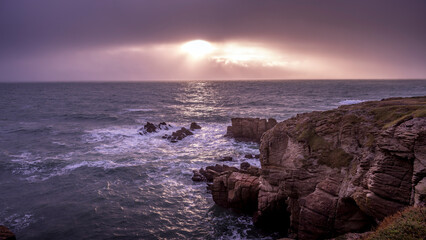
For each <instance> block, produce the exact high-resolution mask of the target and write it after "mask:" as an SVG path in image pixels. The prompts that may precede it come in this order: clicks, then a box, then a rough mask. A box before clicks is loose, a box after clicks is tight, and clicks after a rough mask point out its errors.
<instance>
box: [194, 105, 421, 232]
mask: <svg viewBox="0 0 426 240" xmlns="http://www.w3.org/2000/svg"><path fill="white" fill-rule="evenodd" d="M269 122H271V123H270V125H268V124H269ZM256 125H257V126H256ZM271 125H274V126H271ZM245 126H248V128H247V129H246V127H245ZM268 129H269V130H268ZM262 130H263V132H262ZM265 131H266V132H265ZM228 136H233V137H236V138H237V139H244V140H247V139H248V140H252V141H257V140H259V142H260V163H261V168H260V169H253V167H251V166H249V165H248V166H247V165H244V166H241V169H236V168H230V167H228V168H227V167H223V166H222V167H220V165H218V166H219V167H218V168H217V169H219V168H220V169H221V170H222V171H215V170H213V169H208V168H207V171H209V170H212V171H213V172H211V171H210V173H211V174H210V175H209V177H208V178H209V179H208V180H210V181H212V185H211V186H209V189H210V190H211V193H212V196H213V200H214V201H215V203H216V204H218V205H220V206H223V207H227V208H233V209H236V210H238V211H243V212H247V213H249V214H252V215H253V220H254V222H255V224H257V225H258V226H260V227H263V228H266V229H268V228H269V229H271V230H274V231H280V232H282V233H284V234H285V233H288V234H289V236H290V237H292V238H298V239H325V238H333V237H336V236H339V235H343V234H346V233H350V232H364V231H367V230H370V229H371V228H372V227H373V226H375V225H376V224H377V223H379V222H380V221H381V220H383V218H385V217H386V216H388V215H391V214H394V213H395V212H397V211H399V210H401V209H402V208H404V207H406V206H410V205H414V206H422V205H424V204H425V201H426V200H425V196H426V179H425V178H424V177H425V176H426V168H425V167H426V97H414V98H391V99H385V100H382V101H372V102H364V103H360V104H356V105H346V106H341V107H339V108H337V109H334V110H330V111H325V112H312V113H305V114H299V115H297V116H295V117H293V118H291V119H288V120H286V121H283V122H281V123H277V124H276V121H275V123H274V121H266V120H265V121H261V120H245V119H232V126H231V127H229V128H228ZM250 167H251V169H252V170H250V171H247V169H248V168H250ZM244 168H245V169H244ZM224 169H225V170H224ZM203 170H204V169H203ZM204 171H206V170H204ZM198 173H199V178H198V179H200V180H205V179H207V177H205V176H204V175H203V174H200V172H198Z"/></svg>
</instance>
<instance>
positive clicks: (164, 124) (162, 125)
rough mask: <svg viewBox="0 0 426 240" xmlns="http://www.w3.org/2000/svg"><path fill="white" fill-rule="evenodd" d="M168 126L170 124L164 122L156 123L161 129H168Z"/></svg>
mask: <svg viewBox="0 0 426 240" xmlns="http://www.w3.org/2000/svg"><path fill="white" fill-rule="evenodd" d="M169 127H171V125H170V124H167V123H166V122H160V123H159V124H158V128H159V129H161V130H169Z"/></svg>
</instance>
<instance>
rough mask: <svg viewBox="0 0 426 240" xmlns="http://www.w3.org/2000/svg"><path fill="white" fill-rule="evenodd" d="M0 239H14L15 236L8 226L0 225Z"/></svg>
mask: <svg viewBox="0 0 426 240" xmlns="http://www.w3.org/2000/svg"><path fill="white" fill-rule="evenodd" d="M0 240H16V236H15V234H14V233H13V232H12V231H10V230H9V228H7V227H5V226H1V225H0Z"/></svg>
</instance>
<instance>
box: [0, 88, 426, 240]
mask: <svg viewBox="0 0 426 240" xmlns="http://www.w3.org/2000/svg"><path fill="white" fill-rule="evenodd" d="M421 95H426V81H422V80H417V81H412V80H407V81H402V80H400V81H397V80H393V81H377V80H376V81H234V82H181V83H16V84H13V83H8V84H6V83H4V84H0V225H6V226H7V227H9V228H10V229H11V230H12V231H13V232H15V233H16V235H17V238H18V239H20V240H25V239H261V238H263V239H273V238H275V237H277V235H276V234H274V233H265V232H262V231H260V230H259V229H256V227H254V226H253V223H252V221H251V217H250V216H246V215H243V214H238V213H235V212H233V211H231V210H227V209H223V208H220V207H218V206H215V204H214V202H213V200H212V198H211V195H210V194H209V193H208V192H207V190H206V184H205V183H196V182H192V180H191V177H192V170H194V169H199V168H201V167H206V166H208V165H213V164H216V163H219V162H218V160H217V159H218V158H220V157H222V156H232V157H233V158H234V162H230V163H229V164H230V165H234V166H239V164H240V163H242V162H243V161H248V162H249V163H251V164H253V165H256V166H259V165H260V164H259V162H258V160H254V159H251V160H247V159H245V158H244V155H245V154H258V153H259V150H258V146H257V145H256V144H250V143H240V142H235V141H234V140H232V139H227V138H225V137H223V135H224V134H225V132H226V126H227V125H230V122H231V121H230V120H231V118H232V117H259V118H275V119H277V120H278V121H283V120H285V119H288V118H290V117H292V116H295V115H296V114H298V113H303V112H311V111H319V110H328V109H333V108H336V107H338V106H340V105H343V104H353V103H359V102H362V101H369V100H380V99H383V98H389V97H410V96H421ZM147 121H149V122H153V123H156V124H157V123H159V122H163V121H165V122H167V123H170V124H171V125H172V126H173V127H172V128H171V129H170V130H162V131H160V132H157V133H152V134H149V135H144V136H141V135H139V134H138V130H139V129H140V128H141V127H142V126H143V125H144V124H145V123H146V122H147ZM191 122H197V123H199V124H200V125H201V126H202V129H200V130H196V131H195V134H194V135H193V136H189V137H187V138H185V139H184V140H182V141H179V142H178V143H170V142H168V141H167V140H165V139H162V138H161V136H163V135H164V134H170V133H171V132H172V131H175V130H177V129H179V128H180V127H187V128H188V127H189V125H190V123H191Z"/></svg>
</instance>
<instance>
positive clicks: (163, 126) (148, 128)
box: [139, 122, 171, 135]
mask: <svg viewBox="0 0 426 240" xmlns="http://www.w3.org/2000/svg"><path fill="white" fill-rule="evenodd" d="M169 127H171V125H170V124H167V123H165V122H161V123H159V124H158V125H155V124H153V123H150V122H147V123H146V124H145V125H144V126H143V127H142V128H141V129H139V134H140V135H145V134H147V133H153V132H157V131H158V130H169Z"/></svg>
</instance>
